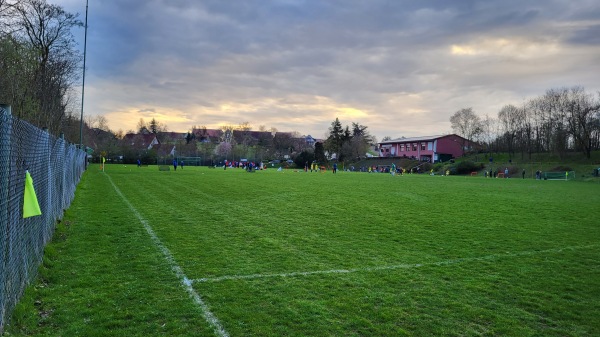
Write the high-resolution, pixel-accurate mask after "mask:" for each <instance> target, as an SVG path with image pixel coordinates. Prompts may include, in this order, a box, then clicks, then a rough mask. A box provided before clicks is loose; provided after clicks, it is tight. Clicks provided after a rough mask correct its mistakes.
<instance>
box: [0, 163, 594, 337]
mask: <svg viewBox="0 0 600 337" xmlns="http://www.w3.org/2000/svg"><path fill="white" fill-rule="evenodd" d="M111 180H112V182H114V184H115V186H117V188H118V189H119V190H120V191H121V192H122V193H123V196H124V197H125V198H126V199H127V200H128V202H129V203H131V205H132V206H133V207H134V208H135V209H136V210H137V212H138V213H139V215H140V216H141V217H143V219H144V220H147V223H148V225H149V226H151V227H152V229H153V230H154V232H155V233H156V235H157V237H158V238H159V239H160V241H161V243H162V244H163V245H164V246H165V247H167V248H168V249H169V251H170V252H171V254H172V256H173V259H174V261H175V263H176V264H177V265H178V266H180V267H181V269H182V270H183V272H184V273H185V276H187V278H189V279H191V280H194V281H193V288H194V290H195V291H196V292H197V293H198V294H199V295H200V296H201V297H202V300H203V301H204V302H205V303H206V304H207V306H208V308H209V310H210V311H211V312H212V313H213V314H214V315H215V317H217V318H218V320H219V322H220V323H221V324H222V327H223V329H224V330H225V331H226V332H227V333H228V334H229V335H231V336H282V335H285V336H401V335H409V336H410V335H412V336H426V335H465V336H472V335H485V336H595V335H600V320H598V319H597V317H599V315H600V261H599V259H598V256H599V253H600V228H599V226H598V215H599V214H600V213H599V212H598V204H599V202H600V193H599V192H600V189H599V187H598V185H597V184H590V183H582V182H576V181H569V182H564V181H536V180H532V179H525V180H523V179H484V178H481V177H452V176H451V177H440V176H425V175H407V176H401V177H399V176H396V177H392V176H390V175H389V174H367V173H347V172H340V173H338V174H336V175H334V174H332V173H331V172H327V173H324V174H322V173H312V174H311V173H303V172H294V171H291V170H290V171H285V172H277V171H272V170H267V171H263V172H257V173H252V174H249V173H245V172H243V171H241V170H229V169H228V170H227V171H224V170H222V169H207V168H196V167H186V168H185V169H184V170H183V171H181V170H178V171H176V172H173V171H170V172H159V171H158V170H157V169H156V167H148V168H140V169H138V168H136V167H131V166H127V167H124V166H108V167H107V172H106V174H104V173H101V172H99V171H98V170H97V167H92V168H91V169H90V170H89V171H88V172H87V173H86V174H85V176H84V179H83V180H82V183H81V185H80V186H79V188H78V191H77V196H76V199H75V202H74V203H73V205H72V207H71V209H70V210H69V211H68V212H67V215H66V217H65V221H63V223H62V224H61V225H60V226H59V229H58V232H57V233H56V234H55V237H54V241H53V242H52V243H51V244H50V245H49V246H48V248H47V250H46V258H45V262H44V266H43V267H42V269H41V271H40V281H39V282H38V283H37V284H36V285H34V286H32V287H30V288H29V289H28V290H27V292H26V296H25V297H24V299H23V300H22V302H21V304H20V305H19V306H18V308H17V309H16V310H15V313H14V315H13V318H12V323H11V325H10V326H9V327H8V330H7V331H8V335H11V336H12V335H25V336H30V335H52V336H55V335H63V336H72V335H73V336H74V335H80V336H94V335H98V336H102V335H114V336H117V335H119V336H120V335H127V336H142V335H177V336H214V335H215V331H214V328H213V327H212V326H211V324H209V322H207V320H205V319H204V318H203V309H202V308H201V307H199V306H198V305H196V304H195V303H194V301H193V300H192V299H191V298H190V297H189V296H188V294H187V293H186V291H185V289H184V286H183V285H182V284H181V280H179V279H178V277H177V275H176V274H175V273H174V272H173V271H172V270H171V269H172V265H170V263H169V262H168V261H167V260H166V259H165V257H164V256H163V254H162V253H161V250H160V249H159V247H157V245H156V244H155V243H154V242H153V241H152V239H151V238H150V237H149V235H148V233H147V232H146V230H145V229H144V227H143V225H142V223H141V221H140V219H139V218H138V217H137V216H136V214H133V213H132V211H131V210H130V209H129V208H128V206H127V205H126V203H125V202H124V200H123V198H121V197H120V196H119V195H118V194H117V193H116V191H115V189H114V188H113V186H112V184H111V182H110V181H111Z"/></svg>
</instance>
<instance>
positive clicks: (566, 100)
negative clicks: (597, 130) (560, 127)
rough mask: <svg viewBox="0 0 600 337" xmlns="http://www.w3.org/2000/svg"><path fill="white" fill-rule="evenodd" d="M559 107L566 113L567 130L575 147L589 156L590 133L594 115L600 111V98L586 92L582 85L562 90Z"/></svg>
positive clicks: (590, 147)
mask: <svg viewBox="0 0 600 337" xmlns="http://www.w3.org/2000/svg"><path fill="white" fill-rule="evenodd" d="M561 96H562V97H561V98H562V99H561V108H562V110H563V111H564V113H565V115H566V121H567V127H568V131H569V133H570V134H571V136H572V137H573V141H574V143H575V149H576V150H579V151H582V152H583V154H584V155H585V156H586V158H591V152H592V133H593V129H594V126H595V121H596V119H595V116H596V114H597V113H598V112H599V111H600V100H595V99H594V96H592V95H590V94H586V93H585V90H584V89H583V87H572V88H570V89H566V90H564V91H562V95H561Z"/></svg>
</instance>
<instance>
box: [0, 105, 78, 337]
mask: <svg viewBox="0 0 600 337" xmlns="http://www.w3.org/2000/svg"><path fill="white" fill-rule="evenodd" d="M85 160H86V154H85V152H84V151H82V150H79V149H78V148H77V147H76V146H75V145H72V144H68V143H67V142H66V141H65V140H64V139H63V138H57V137H54V136H52V135H50V134H49V133H48V132H46V131H44V130H42V129H39V128H37V127H35V126H33V125H31V124H29V123H27V122H25V121H22V120H19V119H18V118H15V117H12V116H11V115H10V111H9V109H8V108H6V107H2V106H0V334H1V333H2V331H3V330H4V327H5V324H6V322H7V319H8V317H9V315H10V313H11V311H12V309H13V308H14V306H15V305H16V304H17V302H18V300H19V298H20V297H21V295H22V294H23V291H24V290H25V287H26V286H27V285H28V284H29V283H30V282H31V281H32V280H33V279H34V278H35V277H36V275H37V269H38V266H39V264H40V263H41V261H42V256H43V252H44V246H45V245H46V243H48V242H49V240H50V239H51V237H52V233H53V232H54V228H55V224H56V221H57V220H59V219H61V218H62V216H63V213H64V210H65V209H67V208H68V207H69V205H70V204H71V201H72V200H73V198H74V196H75V188H76V186H77V183H78V182H79V180H80V178H81V175H82V174H83V171H84V170H85ZM26 170H28V171H29V173H30V175H31V177H32V178H33V185H34V189H35V193H36V196H37V200H38V202H39V205H40V209H41V211H42V215H40V216H34V217H30V218H26V219H23V195H24V190H25V171H26Z"/></svg>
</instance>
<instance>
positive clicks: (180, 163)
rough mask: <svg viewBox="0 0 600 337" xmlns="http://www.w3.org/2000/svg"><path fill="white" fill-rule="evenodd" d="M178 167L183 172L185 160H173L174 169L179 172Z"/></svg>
mask: <svg viewBox="0 0 600 337" xmlns="http://www.w3.org/2000/svg"><path fill="white" fill-rule="evenodd" d="M177 165H179V167H180V168H181V169H182V170H183V166H184V162H183V160H180V161H177V159H173V169H174V170H175V171H177Z"/></svg>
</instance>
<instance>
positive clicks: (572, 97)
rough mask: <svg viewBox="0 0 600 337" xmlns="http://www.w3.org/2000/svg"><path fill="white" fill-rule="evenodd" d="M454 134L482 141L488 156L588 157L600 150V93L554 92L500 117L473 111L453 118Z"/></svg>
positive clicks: (510, 107) (580, 89)
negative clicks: (496, 154) (546, 155)
mask: <svg viewBox="0 0 600 337" xmlns="http://www.w3.org/2000/svg"><path fill="white" fill-rule="evenodd" d="M450 123H451V126H452V129H453V130H454V132H456V133H458V134H459V135H461V136H463V137H465V138H467V139H471V140H475V141H478V142H479V143H480V144H481V145H482V146H483V150H484V151H487V152H490V153H491V152H507V153H509V155H510V157H511V158H512V157H513V156H515V155H516V154H520V155H521V157H522V158H528V159H531V155H532V154H533V153H554V154H557V155H559V156H560V157H561V158H562V157H564V155H565V154H566V153H567V152H569V151H577V152H580V153H582V154H583V155H584V156H585V157H586V158H590V157H591V152H592V151H594V150H599V149H600V92H598V93H596V94H591V93H588V92H586V91H585V89H584V88H583V87H581V86H574V87H568V88H559V89H549V90H547V91H546V93H545V94H543V95H541V96H538V97H535V98H532V99H529V100H526V101H525V102H524V103H523V104H522V105H520V106H515V105H512V104H508V105H505V106H504V107H502V108H501V109H500V111H498V114H497V117H496V118H493V117H489V116H485V117H484V118H480V117H479V116H477V115H476V114H475V112H474V111H473V109H472V108H464V109H460V110H459V111H456V112H455V113H454V114H453V115H452V116H451V117H450Z"/></svg>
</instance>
